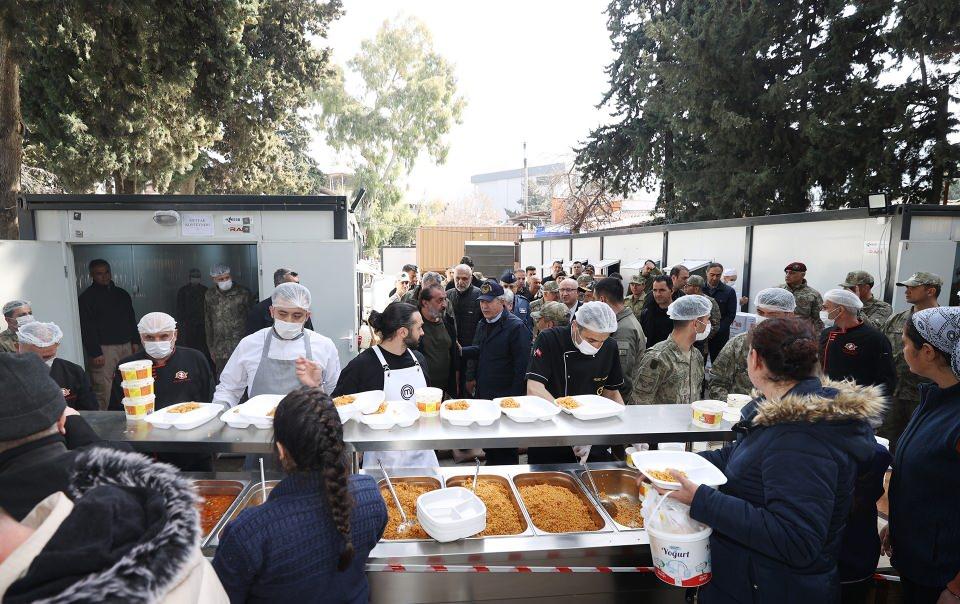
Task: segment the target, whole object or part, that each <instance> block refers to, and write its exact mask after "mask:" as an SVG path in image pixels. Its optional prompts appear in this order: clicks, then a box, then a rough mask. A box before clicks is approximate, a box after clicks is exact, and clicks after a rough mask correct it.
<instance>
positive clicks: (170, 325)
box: [137, 312, 177, 335]
mask: <svg viewBox="0 0 960 604" xmlns="http://www.w3.org/2000/svg"><path fill="white" fill-rule="evenodd" d="M176 328H177V321H176V319H174V318H173V317H171V316H170V315H168V314H167V313H165V312H148V313H147V314H145V315H143V317H142V318H141V319H140V322H139V323H137V331H139V332H140V334H141V335H153V334H157V333H164V332H166V331H174V330H175V329H176Z"/></svg>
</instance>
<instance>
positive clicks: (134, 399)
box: [123, 394, 157, 407]
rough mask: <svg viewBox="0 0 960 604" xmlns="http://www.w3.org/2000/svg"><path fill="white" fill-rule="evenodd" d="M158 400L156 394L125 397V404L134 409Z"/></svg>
mask: <svg viewBox="0 0 960 604" xmlns="http://www.w3.org/2000/svg"><path fill="white" fill-rule="evenodd" d="M156 400H157V396H156V395H155V394H148V395H147V396H131V397H124V399H123V404H124V405H129V406H131V407H132V406H134V405H148V404H150V403H152V402H154V401H156Z"/></svg>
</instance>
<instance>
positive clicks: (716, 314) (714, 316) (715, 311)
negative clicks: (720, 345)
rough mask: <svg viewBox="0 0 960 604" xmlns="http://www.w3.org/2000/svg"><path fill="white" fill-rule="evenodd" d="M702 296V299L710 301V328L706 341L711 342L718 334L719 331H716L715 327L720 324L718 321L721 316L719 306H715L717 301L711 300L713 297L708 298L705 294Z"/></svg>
mask: <svg viewBox="0 0 960 604" xmlns="http://www.w3.org/2000/svg"><path fill="white" fill-rule="evenodd" d="M703 295H704V297H706V298H707V300H710V304H711V306H710V325H711V327H710V335H709V336H707V339H708V340H712V339H713V338H715V337H716V336H717V334H718V333H720V332H719V331H717V325H719V324H720V319H721V317H722V315H721V314H720V305H719V304H717V301H716V300H714V299H713V296H708V295H707V294H703Z"/></svg>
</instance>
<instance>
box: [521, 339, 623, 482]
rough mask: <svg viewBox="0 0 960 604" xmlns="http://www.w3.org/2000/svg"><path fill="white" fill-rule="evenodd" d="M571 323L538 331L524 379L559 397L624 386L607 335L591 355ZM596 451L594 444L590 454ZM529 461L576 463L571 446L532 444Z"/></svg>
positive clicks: (613, 346) (615, 351)
mask: <svg viewBox="0 0 960 604" xmlns="http://www.w3.org/2000/svg"><path fill="white" fill-rule="evenodd" d="M570 330H571V327H570V326H563V327H553V328H551V329H547V330H544V331H542V332H540V335H539V337H538V338H537V342H536V344H535V345H534V349H533V355H532V356H531V359H530V368H529V369H528V370H527V379H528V380H533V381H536V382H540V383H541V384H543V385H544V386H545V387H546V388H547V391H548V392H549V393H550V394H552V395H553V396H554V398H559V397H561V396H577V395H580V394H597V395H601V396H602V395H603V391H604V390H618V391H619V390H623V389H624V388H626V382H625V381H624V379H623V372H622V370H621V368H620V349H619V348H618V347H617V342H616V340H614V339H613V338H607V340H606V341H604V343H603V345H602V346H601V347H600V351H599V352H598V353H597V354H595V355H594V356H589V355H585V354H583V353H582V352H580V351H579V350H578V349H577V347H576V345H575V344H574V343H573V336H572V335H571V333H570ZM597 452H598V447H594V452H592V453H591V458H593V457H594V453H597ZM528 458H529V463H531V464H539V463H575V462H576V460H575V459H574V457H573V451H572V450H571V449H570V447H531V448H530V449H529V451H528Z"/></svg>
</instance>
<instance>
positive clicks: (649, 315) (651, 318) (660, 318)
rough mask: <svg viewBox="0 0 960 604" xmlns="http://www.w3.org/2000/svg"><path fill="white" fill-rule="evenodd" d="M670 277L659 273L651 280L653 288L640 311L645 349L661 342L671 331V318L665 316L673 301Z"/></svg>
mask: <svg viewBox="0 0 960 604" xmlns="http://www.w3.org/2000/svg"><path fill="white" fill-rule="evenodd" d="M671 287H672V281H671V280H670V277H667V276H665V275H660V276H659V277H657V278H655V279H654V280H653V290H652V291H651V292H650V294H649V295H648V297H647V301H646V303H645V304H644V306H643V312H642V313H640V327H642V328H643V335H645V336H647V349H650V348H651V347H652V346H653V345H654V344H656V343H658V342H662V341H664V340H666V339H667V337H668V336H669V335H670V334H671V333H672V332H673V320H672V319H671V318H670V317H668V316H667V307H668V306H670V303H671V302H672V301H673V290H672V289H671Z"/></svg>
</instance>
